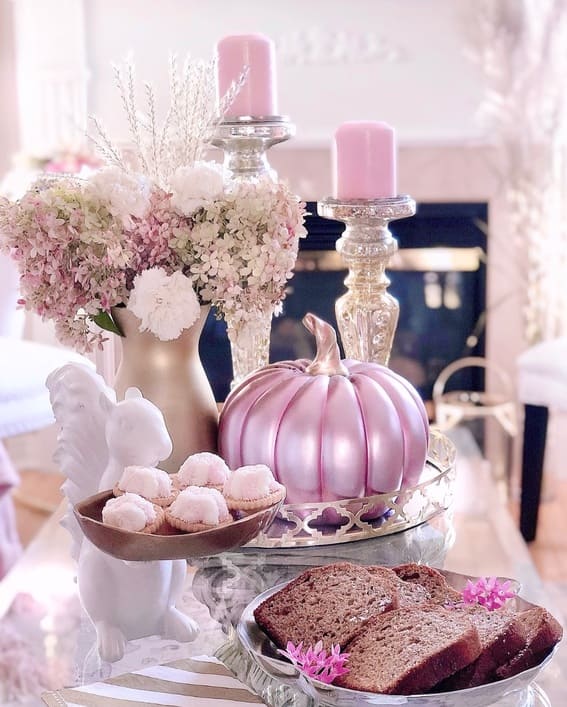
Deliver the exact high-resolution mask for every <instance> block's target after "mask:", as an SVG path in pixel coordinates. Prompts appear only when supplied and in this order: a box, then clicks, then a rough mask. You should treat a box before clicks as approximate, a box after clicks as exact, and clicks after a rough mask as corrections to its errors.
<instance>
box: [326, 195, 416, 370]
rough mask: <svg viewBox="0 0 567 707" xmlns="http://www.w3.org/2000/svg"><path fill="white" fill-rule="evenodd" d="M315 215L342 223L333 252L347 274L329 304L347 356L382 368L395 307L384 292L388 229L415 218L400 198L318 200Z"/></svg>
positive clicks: (391, 242) (391, 244) (390, 246)
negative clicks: (340, 290) (339, 294)
mask: <svg viewBox="0 0 567 707" xmlns="http://www.w3.org/2000/svg"><path fill="white" fill-rule="evenodd" d="M317 212H318V214H319V216H322V217H323V218H328V219H334V220H336V221H343V222H344V223H345V224H346V228H345V231H344V233H343V235H342V237H341V238H339V240H338V241H337V245H336V248H337V252H338V253H339V254H340V255H341V257H342V258H343V260H344V262H345V264H346V266H347V267H348V270H349V273H348V276H347V278H346V279H345V285H346V287H347V290H348V291H347V292H346V293H345V294H344V295H342V297H339V299H338V300H337V302H336V304H335V311H336V315H337V324H338V327H339V332H340V335H341V340H342V344H343V347H344V350H345V354H346V356H347V358H354V359H357V360H359V361H372V362H374V363H381V364H383V365H387V364H388V360H389V358H390V352H391V350H392V342H393V340H394V334H395V332H396V327H397V324H398V315H399V309H400V308H399V305H398V302H397V300H396V299H395V298H394V297H393V296H392V295H391V294H390V293H389V292H387V289H388V286H389V284H390V280H389V279H388V276H387V275H386V268H387V266H388V263H389V261H390V258H391V257H392V256H393V255H394V253H395V252H396V251H397V249H398V244H397V241H396V239H395V238H394V237H393V236H392V234H391V232H390V230H389V228H388V226H389V224H390V222H391V221H394V220H396V219H400V218H406V217H408V216H413V215H414V214H415V201H414V200H413V199H412V198H411V197H409V196H406V195H400V196H394V197H385V198H380V199H350V200H341V199H331V198H328V199H324V200H323V201H320V202H318V204H317Z"/></svg>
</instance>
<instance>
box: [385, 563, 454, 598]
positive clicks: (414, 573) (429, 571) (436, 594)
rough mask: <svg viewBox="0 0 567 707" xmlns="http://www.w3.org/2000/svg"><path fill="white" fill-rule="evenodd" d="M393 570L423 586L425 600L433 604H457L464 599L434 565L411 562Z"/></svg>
mask: <svg viewBox="0 0 567 707" xmlns="http://www.w3.org/2000/svg"><path fill="white" fill-rule="evenodd" d="M392 570H393V572H395V573H396V575H397V576H398V577H399V578H400V579H401V580H403V581H404V582H408V583H411V584H417V585H418V586H421V587H423V588H424V591H425V597H424V601H427V602H431V603H433V604H457V603H460V602H462V600H463V597H462V595H461V593H460V592H458V591H457V590H456V589H453V587H451V586H450V585H449V584H448V583H447V580H446V579H445V577H444V576H443V575H442V574H441V572H439V571H438V570H436V569H434V568H433V567H428V566H427V565H418V564H417V563H415V562H409V563H407V564H405V565H398V566H397V567H392Z"/></svg>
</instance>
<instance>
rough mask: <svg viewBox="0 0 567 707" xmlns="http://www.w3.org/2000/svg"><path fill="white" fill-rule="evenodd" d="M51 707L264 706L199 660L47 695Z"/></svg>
mask: <svg viewBox="0 0 567 707" xmlns="http://www.w3.org/2000/svg"><path fill="white" fill-rule="evenodd" d="M42 699H43V701H44V702H45V703H46V704H47V705H51V707H75V705H77V706H78V705H83V706H84V707H140V705H150V706H151V705H170V706H171V707H209V705H210V707H237V706H238V705H263V704H264V703H263V702H262V701H261V700H260V698H259V697H256V695H255V694H254V693H252V692H251V691H250V690H249V689H248V688H247V687H246V685H244V684H243V683H241V682H240V681H239V680H237V679H236V678H235V677H234V675H233V674H232V673H231V672H230V671H229V670H228V669H227V668H225V666H224V665H223V664H222V663H221V662H220V661H218V660H217V659H216V658H210V657H208V656H199V657H195V658H188V659H186V660H176V661H174V662H172V663H166V664H165V665H157V666H155V667H152V668H144V669H143V670H137V671H136V672H134V673H127V674H126V675H119V676H118V677H115V678H110V679H109V680H105V681H104V682H95V683H93V684H92V685H85V686H84V687H73V688H68V689H65V690H58V691H57V692H46V693H44V694H43V695H42Z"/></svg>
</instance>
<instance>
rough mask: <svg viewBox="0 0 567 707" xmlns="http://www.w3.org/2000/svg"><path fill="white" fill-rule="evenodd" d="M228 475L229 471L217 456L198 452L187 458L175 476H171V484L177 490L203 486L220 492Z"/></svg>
mask: <svg viewBox="0 0 567 707" xmlns="http://www.w3.org/2000/svg"><path fill="white" fill-rule="evenodd" d="M229 474H230V469H229V468H228V466H227V465H226V464H225V461H224V459H222V458H221V457H219V456H218V454H213V453H212V452H198V453H197V454H191V456H190V457H187V459H186V460H185V461H184V462H183V464H182V465H181V467H180V469H179V471H178V472H177V474H173V484H174V486H175V487H176V488H178V489H179V490H183V489H186V488H187V487H188V486H203V487H205V488H213V489H217V491H222V489H223V486H224V482H225V481H226V480H227V478H228V475H229Z"/></svg>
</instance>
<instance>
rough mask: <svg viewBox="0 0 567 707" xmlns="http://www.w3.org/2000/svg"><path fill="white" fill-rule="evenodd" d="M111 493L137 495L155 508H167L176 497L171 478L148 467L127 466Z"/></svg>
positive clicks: (160, 470)
mask: <svg viewBox="0 0 567 707" xmlns="http://www.w3.org/2000/svg"><path fill="white" fill-rule="evenodd" d="M113 493H114V495H115V496H121V495H122V494H123V493H137V494H138V495H139V496H142V497H143V498H146V499H147V500H148V501H151V503H155V504H156V505H157V506H163V507H165V506H169V504H170V503H171V502H172V501H173V500H174V498H175V496H176V495H177V491H176V490H175V489H174V488H173V483H172V480H171V476H170V475H169V474H168V473H167V472H166V471H163V469H155V468H154V467H149V466H127V467H126V468H125V469H124V472H123V474H122V476H121V477H120V480H119V481H118V483H117V484H115V486H114V489H113Z"/></svg>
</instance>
